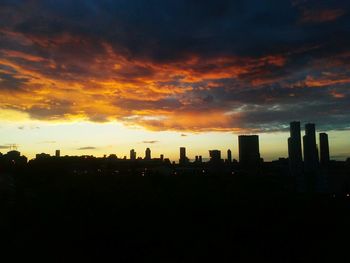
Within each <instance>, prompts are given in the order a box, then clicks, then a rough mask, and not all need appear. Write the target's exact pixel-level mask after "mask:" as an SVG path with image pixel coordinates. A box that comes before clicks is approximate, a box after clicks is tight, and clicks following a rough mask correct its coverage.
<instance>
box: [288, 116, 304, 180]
mask: <svg viewBox="0 0 350 263" xmlns="http://www.w3.org/2000/svg"><path fill="white" fill-rule="evenodd" d="M288 156H289V168H290V173H291V175H301V173H302V169H303V157H302V151H301V134H300V122H298V121H294V122H291V123H290V137H289V138H288Z"/></svg>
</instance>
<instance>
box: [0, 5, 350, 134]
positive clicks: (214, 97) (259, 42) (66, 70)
mask: <svg viewBox="0 0 350 263" xmlns="http://www.w3.org/2000/svg"><path fill="white" fill-rule="evenodd" d="M349 46H350V2H349V1H345V0H337V1H323V0H321V1H320V0H317V1H316V0H291V1H287V0H284V1H269V0H265V1H261V0H238V1H229V0H218V1H209V0H208V1H206V0H204V1H199V0H178V1H164V0H162V1H161V0H148V1H145V0H134V1H130V0H117V1H112V0H98V1H97V0H76V1H68V0H60V1H58V0H54V1H43V0H42V1H20V0H17V1H1V2H0V56H1V57H0V92H3V93H4V94H5V95H6V96H9V95H8V92H14V91H16V92H18V93H20V92H22V91H25V92H26V96H25V98H18V99H13V100H12V101H11V102H10V97H7V99H6V98H5V99H3V100H0V106H2V107H5V108H15V109H20V110H21V111H25V112H27V113H29V115H30V116H31V117H32V118H37V119H48V120H52V119H65V118H67V116H75V115H79V116H82V115H86V117H87V118H88V119H89V120H91V121H95V122H104V121H108V120H110V119H111V117H112V118H116V119H118V120H123V119H128V120H129V121H133V120H134V121H137V120H142V123H141V124H142V125H145V126H146V127H150V128H156V129H157V128H159V129H173V128H174V127H176V129H183V130H186V129H194V130H195V129H197V127H200V129H201V130H202V129H209V130H210V129H220V128H224V129H229V128H233V129H240V128H241V129H246V130H249V129H251V130H259V131H274V130H284V129H285V124H286V123H288V122H289V121H290V120H299V119H300V120H302V121H315V122H318V123H319V125H320V127H322V128H324V129H344V128H348V127H349V120H348V118H347V116H349V114H350V110H349V106H348V105H350V95H349V91H348V90H349V89H348V86H349V84H350V62H349V61H350V51H349ZM31 92H32V97H31V99H30V100H29V101H26V103H23V105H21V104H20V103H17V102H20V101H21V100H25V99H27V100H28V97H29V96H28V93H29V94H30V93H31ZM34 92H35V93H34ZM73 93H74V95H71V94H73ZM78 93H80V95H81V96H77V94H78ZM43 94H45V95H43ZM54 96H56V97H54ZM35 98H36V99H35ZM87 104H91V105H94V106H95V108H94V109H92V107H89V105H87ZM82 105H83V106H82ZM206 113H208V114H209V113H210V114H211V115H210V117H208V119H209V118H210V120H208V121H207V124H206V121H205V114H206ZM214 113H217V114H221V117H219V116H218V119H220V122H219V123H216V122H215V118H214V117H213V116H215V115H214ZM177 114H179V116H178V115H177ZM135 115H140V116H142V117H143V118H141V117H140V116H138V117H137V118H134V116H135ZM148 115H149V116H148ZM163 115H165V118H168V119H167V122H166V123H164V121H162V120H163V118H159V119H157V118H155V117H159V116H161V117H162V116H163ZM223 116H224V117H223ZM230 116H232V120H231V119H230ZM147 117H148V118H147ZM163 117H164V116H163ZM169 118H173V119H174V120H173V121H171V120H169ZM179 120H181V122H179ZM198 120H200V125H199V126H198V125H197V123H196V122H198ZM224 121H227V123H226V124H224ZM216 125H217V126H216ZM156 126H157V127H156Z"/></svg>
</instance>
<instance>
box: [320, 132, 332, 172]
mask: <svg viewBox="0 0 350 263" xmlns="http://www.w3.org/2000/svg"><path fill="white" fill-rule="evenodd" d="M329 160H330V158H329V142H328V134H327V133H320V162H321V165H323V166H327V165H328V164H329Z"/></svg>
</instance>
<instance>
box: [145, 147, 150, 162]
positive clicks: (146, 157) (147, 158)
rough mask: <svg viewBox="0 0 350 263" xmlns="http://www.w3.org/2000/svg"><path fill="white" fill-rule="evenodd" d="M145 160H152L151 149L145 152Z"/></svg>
mask: <svg viewBox="0 0 350 263" xmlns="http://www.w3.org/2000/svg"><path fill="white" fill-rule="evenodd" d="M145 160H151V149H150V148H147V149H146V151H145Z"/></svg>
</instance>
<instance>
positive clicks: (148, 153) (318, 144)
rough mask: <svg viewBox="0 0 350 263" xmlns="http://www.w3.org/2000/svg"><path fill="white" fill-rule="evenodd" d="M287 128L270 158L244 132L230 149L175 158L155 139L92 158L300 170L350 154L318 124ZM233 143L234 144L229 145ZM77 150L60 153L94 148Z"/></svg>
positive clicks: (258, 142) (182, 148)
mask: <svg viewBox="0 0 350 263" xmlns="http://www.w3.org/2000/svg"><path fill="white" fill-rule="evenodd" d="M289 129H290V136H291V137H289V138H287V139H286V149H285V151H286V152H287V153H286V155H283V156H282V155H279V156H277V155H275V156H276V157H275V158H271V159H269V158H267V159H266V158H264V156H262V155H261V154H260V148H261V144H263V145H264V143H262V142H263V141H262V140H260V135H243V134H241V135H238V136H237V142H236V145H237V146H236V147H231V148H230V147H228V148H227V149H223V148H218V147H212V149H209V148H208V149H207V150H206V153H204V152H195V151H194V150H193V149H192V150H191V148H188V147H185V146H180V147H178V148H179V149H180V154H178V153H177V157H173V155H170V156H167V155H166V154H164V153H166V152H167V150H166V149H164V151H163V152H158V151H159V149H158V151H156V152H153V149H152V147H151V146H150V145H154V144H156V143H159V142H158V141H143V142H139V144H143V145H146V148H144V149H143V150H141V146H140V147H138V148H137V149H139V150H140V151H137V150H136V151H135V149H134V148H129V152H128V154H125V155H123V154H118V152H110V153H104V154H103V155H101V156H99V155H96V156H95V157H103V156H109V155H114V156H117V157H118V158H120V159H123V158H127V159H130V160H136V159H139V158H141V159H145V160H150V159H153V158H161V157H162V158H167V159H170V161H172V162H173V161H175V162H178V163H183V164H186V163H187V162H194V161H195V162H196V161H198V158H200V159H201V160H202V159H203V161H208V160H210V159H212V158H213V156H214V159H215V158H217V157H216V156H222V157H221V159H222V160H236V161H240V162H242V163H244V162H246V163H247V164H248V166H250V165H253V166H254V163H255V164H257V163H258V162H259V160H260V158H261V159H262V160H264V161H273V160H277V159H279V158H289V160H290V165H291V167H299V168H298V169H300V164H298V163H300V162H303V161H304V162H306V165H308V163H310V161H309V160H310V158H311V159H313V160H314V161H313V162H317V163H318V164H326V163H327V162H328V161H329V160H337V161H344V160H345V159H347V158H349V157H350V156H349V155H348V156H347V155H344V156H342V157H340V156H335V155H334V154H332V151H331V150H330V149H333V147H332V141H331V142H329V136H328V133H325V132H322V131H318V130H317V125H315V124H314V123H305V126H304V127H302V125H301V123H300V122H299V121H292V122H290V126H289ZM310 134H311V136H313V137H314V138H313V140H314V141H313V142H312V143H313V144H314V145H313V144H312V143H311V146H310V142H309V141H308V139H307V138H308V136H310ZM187 136H188V135H186V136H182V137H187ZM232 137H233V136H232ZM298 137H299V138H298ZM302 138H303V140H302ZM265 143H266V142H265ZM268 143H269V142H267V145H268ZM49 144H53V143H52V142H50V143H49ZM55 144H56V143H55ZM147 145H148V146H147ZM232 145H233V144H231V146H232ZM240 145H242V146H241V147H240ZM298 145H299V146H298ZM144 147H145V146H144ZM204 147H205V145H204ZM299 147H300V149H299V150H298V148H299ZM155 148H156V147H155ZM243 148H245V149H246V150H245V151H247V152H245V153H241V150H240V149H243ZM313 148H314V150H312V149H313ZM1 149H2V150H5V153H6V149H8V150H17V149H18V145H17V144H8V145H7V146H6V147H2V148H1ZM1 149H0V152H1ZM156 149H157V148H156ZM214 149H215V150H214ZM248 149H249V150H248ZM310 149H311V150H310ZM77 150H78V151H80V152H81V154H75V155H74V154H73V155H71V154H68V153H66V154H63V155H62V156H84V155H91V156H94V154H91V153H90V151H94V150H96V149H94V147H81V148H79V149H77ZM61 151H62V149H55V150H50V151H49V152H37V153H35V154H34V156H29V159H35V156H37V155H38V154H39V155H40V154H45V155H46V154H47V155H51V156H56V157H60V156H61ZM175 151H176V150H174V149H172V152H175ZM255 151H256V153H255ZM310 151H315V153H313V152H312V153H311V154H315V156H311V157H310ZM188 152H190V155H188V154H187V153H188ZM216 152H218V153H216ZM138 153H139V154H138ZM232 153H234V154H232ZM24 155H25V154H24ZM212 155H213V156H212ZM241 155H242V156H243V157H242V156H241ZM247 155H248V156H247ZM176 158H178V159H176ZM243 158H244V160H243V161H242V159H243ZM247 158H248V159H247ZM305 158H306V159H305ZM219 159H220V158H219ZM245 159H247V161H245ZM314 164H315V163H314ZM318 164H317V165H318ZM292 173H293V172H292ZM294 173H295V171H294Z"/></svg>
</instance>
